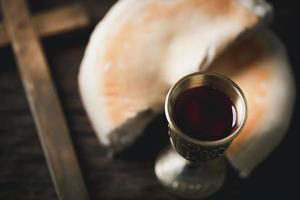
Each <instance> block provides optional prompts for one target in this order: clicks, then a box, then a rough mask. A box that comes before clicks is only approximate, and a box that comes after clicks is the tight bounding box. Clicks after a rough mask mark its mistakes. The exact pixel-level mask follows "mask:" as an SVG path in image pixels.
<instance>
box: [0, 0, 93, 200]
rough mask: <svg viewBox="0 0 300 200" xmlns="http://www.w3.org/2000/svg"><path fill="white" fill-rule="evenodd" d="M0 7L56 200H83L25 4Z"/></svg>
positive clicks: (10, 0) (8, 2)
mask: <svg viewBox="0 0 300 200" xmlns="http://www.w3.org/2000/svg"><path fill="white" fill-rule="evenodd" d="M1 6H2V12H3V17H4V25H5V27H6V30H7V31H8V34H9V36H10V40H11V43H12V46H13V50H14V53H15V56H16V59H17V63H18V67H19V71H20V75H21V78H22V82H23V86H24V89H25V91H26V96H27V99H28V102H29V105H30V108H31V112H32V114H33V117H34V121H35V124H36V127H37V130H38V135H39V138H40V141H41V144H42V147H43V150H44V153H45V156H46V159H47V163H48V167H49V170H50V174H51V177H52V180H53V183H54V186H55V189H56V191H57V194H58V197H59V199H61V200H76V199H78V200H79V199H80V200H87V199H88V194H87V191H86V188H85V185H84V182H83V179H82V175H81V172H80V169H79V165H78V162H77V158H76V155H75V153H74V149H73V145H72V142H71V139H70V135H69V130H68V127H67V125H66V121H65V118H64V115H63V112H62V109H61V106H60V103H59V101H58V97H57V94H56V91H55V88H54V85H53V82H52V78H51V75H50V72H49V69H48V65H47V61H46V59H45V57H44V54H43V51H42V49H41V46H40V43H39V40H38V38H37V35H36V34H35V32H34V28H33V26H32V24H31V21H30V15H29V12H28V8H27V5H26V2H25V0H2V1H1Z"/></svg>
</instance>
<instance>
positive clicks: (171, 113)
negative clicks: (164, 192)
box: [155, 72, 247, 198]
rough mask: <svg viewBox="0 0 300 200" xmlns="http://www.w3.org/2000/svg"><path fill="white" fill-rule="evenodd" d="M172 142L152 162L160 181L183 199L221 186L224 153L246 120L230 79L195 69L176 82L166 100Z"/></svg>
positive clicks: (243, 101)
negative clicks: (154, 161)
mask: <svg viewBox="0 0 300 200" xmlns="http://www.w3.org/2000/svg"><path fill="white" fill-rule="evenodd" d="M165 114H166V118H167V120H168V133H169V137H170V141H171V146H172V147H169V148H167V149H166V150H164V151H163V152H162V153H161V154H160V155H159V156H158V158H157V161H156V163H155V173H156V176H157V178H158V180H159V181H160V182H161V184H162V185H163V186H165V187H166V188H167V189H168V190H169V191H170V192H172V193H175V194H176V195H178V196H181V197H184V198H204V197H207V196H209V195H211V194H213V193H215V192H216V191H217V190H218V189H220V187H221V186H222V185H223V183H224V180H225V177H226V173H227V165H226V164H227V163H226V160H225V156H224V153H225V151H226V149H227V148H228V147H229V145H230V144H231V143H232V141H233V140H234V138H235V137H236V136H237V135H238V134H239V133H240V131H241V129H242V127H243V125H244V124H245V121H246V118H247V105H246V98H245V95H244V94H243V92H242V90H241V89H240V88H239V86H238V85H237V84H235V83H234V82H233V81H232V80H230V79H229V78H227V77H225V76H223V75H220V74H216V73H209V72H198V73H193V74H190V75H187V76H185V77H183V78H182V79H181V80H179V81H178V82H177V83H176V84H175V85H174V86H173V87H172V88H171V89H170V91H169V93H168V95H167V97H166V101H165Z"/></svg>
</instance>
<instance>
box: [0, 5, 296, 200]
mask: <svg viewBox="0 0 300 200" xmlns="http://www.w3.org/2000/svg"><path fill="white" fill-rule="evenodd" d="M88 1H89V4H90V6H91V7H94V10H95V11H98V12H97V13H96V12H95V13H96V14H97V17H98V20H100V19H101V18H102V17H103V16H104V15H105V13H106V12H107V11H108V9H109V8H110V7H111V6H112V5H113V3H115V0H105V1H98V0H88ZM29 2H30V3H33V4H35V8H40V7H43V8H44V7H48V6H49V4H53V5H54V6H53V7H55V6H57V4H60V3H61V2H65V3H69V2H70V0H53V1H47V0H39V1H36V0H33V1H29ZM84 2H86V1H84ZM271 2H272V1H271ZM273 2H275V1H273ZM45 5H46V6H45ZM49 7H50V6H49ZM275 11H276V15H275V21H274V24H273V26H272V28H273V29H275V31H276V33H277V34H279V36H280V38H281V39H282V40H283V41H284V43H285V44H286V46H287V50H288V52H289V57H290V60H291V64H292V66H294V67H293V68H292V70H293V73H294V76H295V77H296V80H297V85H298V86H299V84H300V82H299V81H300V80H299V77H300V68H299V67H297V66H298V65H299V64H300V57H299V55H298V54H299V51H300V49H299V43H300V38H299V35H300V29H298V28H297V26H295V23H294V21H295V20H291V19H295V17H297V16H299V14H298V13H299V12H298V9H297V1H292V0H287V1H277V2H275ZM297 14H298V15H297ZM91 31H92V30H91V29H85V30H82V31H76V32H72V33H71V34H70V33H68V34H63V35H60V36H55V37H50V38H46V39H44V40H43V47H44V50H45V52H46V56H47V58H48V61H49V65H50V69H51V73H52V76H53V78H54V81H55V84H56V87H57V89H58V94H59V97H60V99H61V103H62V105H63V109H64V112H65V114H66V117H67V122H68V124H69V125H70V129H71V136H72V139H73V142H74V144H75V149H76V152H77V155H78V156H79V162H80V165H81V168H82V172H83V175H84V178H85V180H86V183H87V186H88V190H89V192H90V195H91V199H93V200H99V199H104V200H120V199H127V200H130V199H145V200H148V199H149V200H150V199H151V200H162V199H166V200H168V199H169V200H174V199H177V198H176V197H174V196H172V195H171V194H169V193H168V192H166V191H165V190H164V189H163V188H162V187H161V186H160V185H159V183H158V181H157V180H156V177H155V174H154V171H153V166H154V161H155V158H156V156H157V154H158V152H159V151H160V150H161V149H162V148H163V147H164V145H166V144H168V138H167V134H166V132H165V131H166V123H165V119H164V117H163V116H160V117H158V118H157V119H155V120H154V121H153V122H152V123H151V124H150V125H149V126H148V127H147V129H146V131H145V133H144V135H143V137H141V138H140V139H139V140H138V141H137V143H136V144H135V145H133V146H132V147H131V148H130V149H128V150H126V152H124V153H122V154H120V155H118V156H117V157H116V158H114V159H109V158H107V157H106V151H105V149H104V148H103V147H101V146H100V145H99V142H98V141H97V138H96V136H95V133H94V132H93V130H92V128H91V125H90V123H89V120H88V119H87V117H86V114H85V111H84V108H83V107H82V103H81V101H80V97H79V94H78V85H77V75H78V69H79V65H80V62H81V59H82V56H83V53H84V49H85V46H86V44H87V41H88V39H89V36H90V33H91ZM299 92H300V91H299V89H298V93H299ZM299 119H300V106H299V100H297V105H296V108H295V111H294V117H293V120H292V124H291V127H290V130H289V132H288V134H287V136H286V137H285V139H284V140H283V141H282V143H281V144H280V146H279V147H278V148H277V149H276V150H275V151H274V152H273V153H272V155H271V156H270V157H269V158H268V159H267V160H266V161H264V162H263V163H262V164H261V165H260V166H259V168H257V169H256V170H255V171H254V172H253V174H251V176H250V177H249V178H248V179H246V180H241V179H239V178H238V177H237V175H236V173H234V171H233V170H232V169H230V171H229V174H228V177H227V180H226V184H225V186H224V188H222V190H221V191H220V192H218V193H217V194H215V195H214V196H212V197H210V198H208V199H209V200H224V199H232V200H253V199H278V198H281V199H295V196H297V195H299V193H298V190H299V189H298V185H297V184H293V183H292V182H291V181H297V180H298V178H299V177H300V174H299V169H300V166H299V162H297V159H298V156H297V152H299V149H298V146H299V144H298V143H299V140H300V137H299V130H300V124H299ZM295 154H296V155H295ZM0 199H5V200H41V199H43V200H55V199H57V198H56V195H55V191H54V189H53V186H52V183H51V179H50V175H49V172H48V169H47V166H46V162H45V159H44V156H43V152H42V149H41V147H40V143H39V140H38V137H37V133H36V130H35V127H34V123H33V119H32V117H31V115H30V110H29V108H28V105H27V101H26V98H25V94H24V92H23V88H22V84H21V82H20V80H19V75H18V72H17V68H16V64H15V63H14V57H13V54H12V52H11V50H10V48H9V47H5V48H0Z"/></svg>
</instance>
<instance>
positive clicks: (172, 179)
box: [155, 147, 227, 199]
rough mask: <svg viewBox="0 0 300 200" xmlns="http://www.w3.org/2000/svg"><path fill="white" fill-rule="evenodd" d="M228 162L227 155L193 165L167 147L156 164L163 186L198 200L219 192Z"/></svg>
mask: <svg viewBox="0 0 300 200" xmlns="http://www.w3.org/2000/svg"><path fill="white" fill-rule="evenodd" d="M226 173H227V163H226V161H225V158H224V156H221V157H218V158H215V159H212V160H209V161H205V162H201V163H193V162H191V161H188V160H186V159H184V158H183V157H181V156H180V155H179V154H178V153H177V152H176V151H175V150H174V149H173V148H171V147H168V148H167V149H165V150H164V151H162V153H161V154H160V155H159V157H158V159H157V160H156V163H155V174H156V176H157V178H158V180H159V181H160V182H161V184H162V185H163V186H165V187H166V189H167V190H169V191H170V192H171V193H174V194H175V195H177V196H180V197H184V198H190V199H196V198H198V199H199V198H205V197H207V196H210V195H212V194H214V193H215V192H217V191H218V190H219V189H220V188H221V186H222V185H223V183H224V180H225V177H226Z"/></svg>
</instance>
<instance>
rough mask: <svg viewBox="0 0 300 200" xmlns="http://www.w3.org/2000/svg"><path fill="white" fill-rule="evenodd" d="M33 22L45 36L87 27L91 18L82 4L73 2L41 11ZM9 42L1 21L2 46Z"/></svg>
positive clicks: (37, 29) (0, 41)
mask: <svg viewBox="0 0 300 200" xmlns="http://www.w3.org/2000/svg"><path fill="white" fill-rule="evenodd" d="M32 24H33V27H34V30H35V31H36V33H37V34H38V35H39V36H42V37H45V36H49V35H54V34H57V33H61V32H67V31H70V30H75V29H79V28H84V27H87V26H88V25H90V24H91V20H90V18H89V16H88V14H87V12H86V11H85V9H84V8H83V7H82V6H80V5H79V4H73V5H68V6H62V7H60V8H56V9H53V10H49V11H45V12H42V13H39V14H37V15H35V16H33V17H32ZM8 43H9V38H8V36H7V33H6V31H5V28H4V26H3V24H2V23H0V46H3V45H6V44H8Z"/></svg>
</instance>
